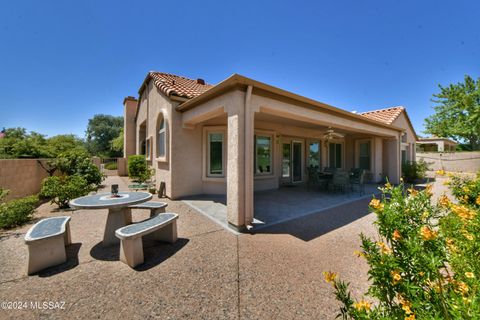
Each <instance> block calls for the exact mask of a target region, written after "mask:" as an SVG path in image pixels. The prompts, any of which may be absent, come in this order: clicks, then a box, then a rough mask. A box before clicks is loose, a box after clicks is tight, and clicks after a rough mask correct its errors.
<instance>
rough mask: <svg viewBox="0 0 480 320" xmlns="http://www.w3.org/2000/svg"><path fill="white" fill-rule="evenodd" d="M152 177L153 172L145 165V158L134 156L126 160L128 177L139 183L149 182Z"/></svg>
mask: <svg viewBox="0 0 480 320" xmlns="http://www.w3.org/2000/svg"><path fill="white" fill-rule="evenodd" d="M152 175H153V170H152V169H150V168H149V167H148V165H147V160H146V159H145V156H142V155H135V156H130V157H129V158H128V176H129V177H130V179H134V180H136V181H138V182H140V183H143V182H145V181H147V180H149V179H150V178H151V177H152Z"/></svg>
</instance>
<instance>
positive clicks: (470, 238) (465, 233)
mask: <svg viewBox="0 0 480 320" xmlns="http://www.w3.org/2000/svg"><path fill="white" fill-rule="evenodd" d="M463 236H464V237H465V238H467V239H468V240H470V241H472V240H473V236H472V235H471V234H470V233H468V232H464V233H463Z"/></svg>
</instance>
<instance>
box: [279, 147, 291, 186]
mask: <svg viewBox="0 0 480 320" xmlns="http://www.w3.org/2000/svg"><path fill="white" fill-rule="evenodd" d="M281 181H282V184H288V183H291V182H292V145H291V143H290V142H288V143H285V142H284V143H282V178H281Z"/></svg>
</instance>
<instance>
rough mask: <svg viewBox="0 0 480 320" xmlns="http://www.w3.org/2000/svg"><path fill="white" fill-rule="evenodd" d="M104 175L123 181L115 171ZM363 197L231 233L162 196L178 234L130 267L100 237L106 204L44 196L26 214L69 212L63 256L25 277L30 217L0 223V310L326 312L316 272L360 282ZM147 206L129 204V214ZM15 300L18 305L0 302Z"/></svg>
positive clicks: (7, 313)
mask: <svg viewBox="0 0 480 320" xmlns="http://www.w3.org/2000/svg"><path fill="white" fill-rule="evenodd" d="M112 183H118V184H120V186H121V189H124V190H125V188H126V183H125V181H124V180H122V179H121V178H119V177H108V178H107V180H106V184H107V185H110V184H112ZM107 188H108V186H107ZM107 190H108V189H107ZM155 200H158V199H155ZM368 201H369V200H368V199H362V200H358V201H355V202H351V203H349V204H347V205H344V206H341V207H336V208H333V209H330V210H327V211H323V212H322V213H319V214H315V215H310V216H307V217H304V218H301V219H297V220H294V221H290V222H288V223H283V224H277V225H275V226H273V227H270V228H266V229H263V230H261V231H259V232H258V233H256V234H253V235H251V234H241V235H235V234H232V233H231V232H228V231H226V230H225V229H224V228H223V227H221V226H219V225H218V224H216V223H214V222H213V221H211V220H210V219H208V218H206V217H205V216H203V215H201V214H199V213H198V212H197V211H195V210H194V209H192V208H191V207H189V206H187V205H186V204H184V203H183V202H181V201H169V200H167V202H168V203H169V206H168V210H167V211H173V212H177V213H178V214H179V215H180V217H179V220H178V236H179V240H178V241H177V242H176V243H175V244H167V243H159V244H152V243H147V244H146V248H145V259H146V260H145V264H143V265H141V266H140V267H139V268H137V269H130V268H129V267H128V266H126V265H125V264H123V263H121V262H119V261H118V251H119V249H118V247H111V248H109V249H105V248H103V247H102V245H101V240H102V232H103V228H104V225H105V220H106V217H107V211H106V210H78V211H66V212H55V211H53V212H52V210H53V209H54V207H53V206H51V205H49V204H44V205H42V206H41V207H40V208H39V210H38V213H37V214H36V216H35V218H36V219H39V218H42V217H46V216H52V215H65V214H67V215H71V217H72V220H71V232H72V241H73V244H72V245H71V246H70V247H68V262H67V263H65V264H63V265H60V266H58V267H53V268H50V269H47V270H45V271H43V272H41V273H40V274H38V275H34V276H30V277H27V276H26V275H25V261H26V252H27V251H26V246H25V245H24V243H23V237H24V235H25V233H26V231H27V230H28V228H29V227H30V226H31V225H32V224H29V225H26V226H24V227H21V228H18V229H14V230H10V231H6V232H1V233H0V306H1V307H2V309H0V319H18V318H22V319H43V318H49V319H66V318H68V319H157V318H158V319H334V318H335V316H336V314H337V307H338V305H337V303H336V301H335V298H334V296H333V292H332V288H331V286H329V285H328V284H326V283H325V282H324V281H323V277H322V274H321V273H322V271H326V270H332V271H336V272H339V273H340V275H341V276H342V278H344V279H345V280H347V281H349V282H351V284H352V288H353V290H354V293H358V292H359V291H360V290H362V291H363V290H365V289H366V287H367V266H366V264H365V263H364V261H363V260H362V259H361V258H357V257H356V256H354V254H353V252H354V250H356V249H358V248H359V243H360V242H359V237H358V234H359V233H360V232H363V233H366V234H372V233H373V228H372V222H373V220H374V217H373V215H371V214H366V213H367V203H368ZM147 216H148V213H147V212H142V211H136V212H134V220H140V219H143V218H145V217H147ZM15 301H16V302H22V303H26V304H24V305H22V306H26V307H27V308H26V310H5V309H4V306H8V305H7V304H5V303H3V302H12V303H13V302H15ZM43 302H47V304H45V305H44V304H43ZM48 302H51V303H52V304H51V305H52V306H54V307H55V306H57V307H60V308H54V309H49V306H50V305H48ZM54 303H57V304H56V305H55V304H54ZM62 303H64V304H62ZM10 306H12V304H10ZM61 307H63V308H61Z"/></svg>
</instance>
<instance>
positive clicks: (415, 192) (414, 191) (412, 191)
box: [407, 188, 418, 197]
mask: <svg viewBox="0 0 480 320" xmlns="http://www.w3.org/2000/svg"><path fill="white" fill-rule="evenodd" d="M407 191H408V192H409V193H410V194H411V195H412V196H413V197H415V196H416V195H417V194H418V190H416V189H414V188H408V189H407Z"/></svg>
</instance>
